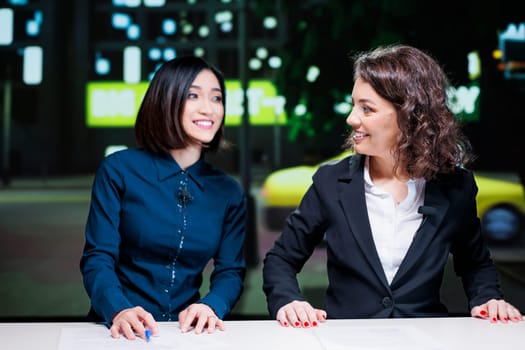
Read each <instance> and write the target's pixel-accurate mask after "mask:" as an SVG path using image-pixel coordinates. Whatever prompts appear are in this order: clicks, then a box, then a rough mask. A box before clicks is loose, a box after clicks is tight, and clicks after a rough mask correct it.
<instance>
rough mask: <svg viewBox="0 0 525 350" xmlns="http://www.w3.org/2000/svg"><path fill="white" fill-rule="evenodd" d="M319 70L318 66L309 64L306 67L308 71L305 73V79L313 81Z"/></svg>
mask: <svg viewBox="0 0 525 350" xmlns="http://www.w3.org/2000/svg"><path fill="white" fill-rule="evenodd" d="M320 72H321V71H320V70H319V67H317V66H310V67H309V68H308V72H307V73H306V81H308V82H310V83H313V82H314V81H316V80H317V78H318V77H319V74H320Z"/></svg>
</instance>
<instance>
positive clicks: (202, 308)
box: [179, 303, 225, 334]
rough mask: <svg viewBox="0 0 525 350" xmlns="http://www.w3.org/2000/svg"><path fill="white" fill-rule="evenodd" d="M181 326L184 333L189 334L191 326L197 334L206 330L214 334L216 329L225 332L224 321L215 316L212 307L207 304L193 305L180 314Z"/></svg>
mask: <svg viewBox="0 0 525 350" xmlns="http://www.w3.org/2000/svg"><path fill="white" fill-rule="evenodd" d="M179 326H180V329H181V331H182V332H183V333H185V332H187V331H188V330H189V329H190V327H191V326H194V327H195V334H200V333H202V331H203V329H204V328H207V329H208V333H213V332H214V331H215V328H219V329H220V330H221V331H224V329H225V328H224V321H223V320H221V319H220V318H218V317H217V315H215V312H214V311H213V309H212V308H211V307H209V306H208V305H206V304H201V303H198V304H191V305H190V306H188V307H187V308H186V309H184V310H183V311H181V312H180V313H179Z"/></svg>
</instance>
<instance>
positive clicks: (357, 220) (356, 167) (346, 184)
mask: <svg viewBox="0 0 525 350" xmlns="http://www.w3.org/2000/svg"><path fill="white" fill-rule="evenodd" d="M363 162H364V157H363V156H356V155H354V156H352V157H351V160H350V178H349V179H343V178H341V179H340V182H339V187H340V191H339V202H340V203H341V206H342V207H343V212H344V215H345V218H346V221H347V223H348V226H349V227H350V230H349V232H351V233H352V234H353V235H354V238H355V240H356V241H357V244H358V245H359V247H360V249H361V250H362V251H363V256H365V257H366V259H367V260H368V262H369V263H370V266H372V268H373V270H374V271H375V273H376V274H377V276H378V277H379V279H380V280H381V281H382V282H383V283H384V285H385V286H387V287H388V282H387V280H386V277H385V273H384V271H383V267H382V266H381V261H380V260H379V255H378V254H377V249H376V247H375V244H374V240H373V236H372V229H371V228H370V221H369V218H368V210H367V208H366V199H365V184H364V178H363V164H364V163H363Z"/></svg>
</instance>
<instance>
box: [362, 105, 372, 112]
mask: <svg viewBox="0 0 525 350" xmlns="http://www.w3.org/2000/svg"><path fill="white" fill-rule="evenodd" d="M361 108H362V109H363V112H365V113H371V112H372V110H371V109H370V108H368V107H367V106H363V107H361Z"/></svg>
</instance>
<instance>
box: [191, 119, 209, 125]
mask: <svg viewBox="0 0 525 350" xmlns="http://www.w3.org/2000/svg"><path fill="white" fill-rule="evenodd" d="M194 123H195V124H197V125H201V126H212V125H213V123H212V122H211V120H197V121H195V122H194Z"/></svg>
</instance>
